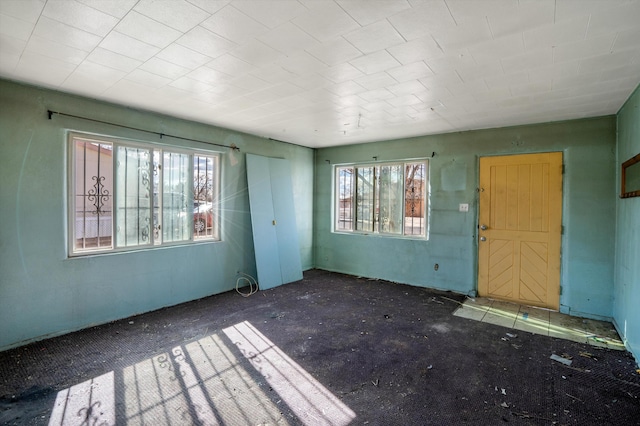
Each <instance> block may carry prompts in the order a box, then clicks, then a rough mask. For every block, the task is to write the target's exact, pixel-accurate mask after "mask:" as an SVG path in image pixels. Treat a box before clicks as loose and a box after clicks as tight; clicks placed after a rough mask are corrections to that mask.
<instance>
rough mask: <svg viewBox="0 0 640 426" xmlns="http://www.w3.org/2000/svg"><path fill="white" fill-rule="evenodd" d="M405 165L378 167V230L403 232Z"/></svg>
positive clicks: (392, 232) (393, 232)
mask: <svg viewBox="0 0 640 426" xmlns="http://www.w3.org/2000/svg"><path fill="white" fill-rule="evenodd" d="M403 186H404V182H403V167H402V165H401V164H393V165H388V166H380V167H379V168H378V199H377V203H376V215H377V218H376V219H377V220H376V230H377V231H378V232H381V233H390V234H400V233H402V200H403V198H404V197H403V194H402V188H403Z"/></svg>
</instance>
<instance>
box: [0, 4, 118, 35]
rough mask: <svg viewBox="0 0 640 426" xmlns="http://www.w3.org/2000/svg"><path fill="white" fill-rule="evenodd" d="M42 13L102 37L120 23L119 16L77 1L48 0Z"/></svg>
mask: <svg viewBox="0 0 640 426" xmlns="http://www.w3.org/2000/svg"><path fill="white" fill-rule="evenodd" d="M0 7H2V6H1V5H0ZM42 14H43V15H44V16H46V17H48V18H51V19H54V20H56V21H58V22H62V23H64V24H67V25H70V26H72V27H75V28H79V29H81V30H84V31H86V32H88V33H91V34H95V35H98V36H100V37H104V36H106V35H107V34H109V32H110V31H111V30H112V29H113V27H115V26H116V25H117V24H118V19H117V18H115V17H113V16H111V15H109V14H107V13H104V12H101V11H99V10H97V9H94V8H92V7H89V6H86V5H84V4H82V3H78V2H75V1H67V0H48V1H47V3H46V6H45V8H44V10H43V11H42Z"/></svg>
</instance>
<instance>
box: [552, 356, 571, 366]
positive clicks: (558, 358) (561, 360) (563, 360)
mask: <svg viewBox="0 0 640 426" xmlns="http://www.w3.org/2000/svg"><path fill="white" fill-rule="evenodd" d="M549 358H551V359H552V360H554V361H558V362H559V363H561V364H564V365H571V363H572V362H573V361H571V360H570V359H567V358H563V357H561V356H558V355H556V354H553V355H551V356H550V357H549Z"/></svg>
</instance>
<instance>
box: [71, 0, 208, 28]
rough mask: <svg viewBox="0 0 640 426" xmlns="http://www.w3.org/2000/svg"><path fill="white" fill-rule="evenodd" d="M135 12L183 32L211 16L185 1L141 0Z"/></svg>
mask: <svg viewBox="0 0 640 426" xmlns="http://www.w3.org/2000/svg"><path fill="white" fill-rule="evenodd" d="M64 1H68V0H64ZM134 10H135V11H137V12H139V13H141V14H143V15H145V16H148V17H149V18H151V19H154V20H156V21H158V22H160V23H162V24H165V25H167V26H169V27H171V28H174V29H176V30H178V31H181V32H187V31H189V30H190V29H191V28H193V27H195V26H196V25H198V24H200V23H201V22H202V21H204V20H205V19H207V18H209V17H210V16H211V14H210V13H209V12H207V11H205V10H203V9H201V8H200V7H198V6H195V5H193V4H192V3H189V2H187V1H184V0H159V1H155V0H140V1H138V2H137V3H136V4H135V7H134Z"/></svg>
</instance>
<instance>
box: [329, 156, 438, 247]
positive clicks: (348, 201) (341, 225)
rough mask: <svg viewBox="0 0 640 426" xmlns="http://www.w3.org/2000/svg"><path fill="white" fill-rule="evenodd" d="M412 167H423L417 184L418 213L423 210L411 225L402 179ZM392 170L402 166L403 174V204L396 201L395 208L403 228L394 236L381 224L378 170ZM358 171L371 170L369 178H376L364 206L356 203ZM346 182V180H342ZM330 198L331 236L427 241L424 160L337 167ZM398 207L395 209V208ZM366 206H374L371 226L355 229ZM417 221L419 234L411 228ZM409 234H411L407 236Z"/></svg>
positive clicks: (405, 190) (426, 189)
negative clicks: (339, 234) (418, 184)
mask: <svg viewBox="0 0 640 426" xmlns="http://www.w3.org/2000/svg"><path fill="white" fill-rule="evenodd" d="M413 164H423V165H424V169H423V173H424V176H423V177H422V181H421V182H422V183H421V184H420V192H421V193H420V195H419V197H420V199H421V200H422V201H421V205H420V206H419V209H420V210H422V212H421V214H418V216H415V217H414V216H412V218H411V221H412V222H411V223H409V221H408V218H407V214H408V212H407V211H406V206H407V203H408V199H409V198H408V197H407V179H406V176H405V173H406V170H407V166H409V165H413ZM394 166H402V167H401V169H402V171H403V174H402V194H403V195H402V200H401V201H396V207H397V209H399V210H400V211H401V212H402V213H401V218H402V224H401V225H400V230H401V232H399V231H397V230H396V231H395V232H389V231H387V230H385V226H384V224H381V223H380V222H381V218H380V214H379V213H380V212H379V208H380V204H379V203H380V199H382V198H383V197H382V196H381V195H380V187H379V185H378V176H379V173H380V170H381V169H383V168H387V169H390V168H391V167H394ZM345 169H347V170H348V169H352V172H351V176H350V177H346V176H345V174H343V178H342V179H341V170H345ZM358 169H361V170H362V169H371V170H372V175H373V176H374V177H375V178H374V182H373V189H372V190H371V194H367V195H368V196H370V197H373V198H372V199H371V198H368V199H367V203H361V204H359V202H358V197H357V191H358V183H357V182H358V179H357V174H358V172H357V170H358ZM345 179H346V180H345ZM333 180H334V185H333V188H334V189H333V196H332V206H333V208H332V231H333V232H334V233H344V234H353V235H377V236H385V237H393V238H405V239H428V237H429V196H430V192H429V160H428V159H427V158H417V159H405V160H397V161H388V162H375V163H348V164H336V165H334V166H333ZM347 186H348V187H350V188H351V189H348V190H346V189H345V188H346V187H347ZM398 203H399V204H400V206H398V205H397V204H398ZM366 204H370V206H369V207H371V206H373V209H374V212H373V213H372V224H370V229H358V224H359V221H360V222H363V221H362V220H361V219H360V217H359V214H361V213H362V212H364V210H366V207H367V206H366ZM416 218H417V219H418V223H419V225H418V229H419V230H420V231H419V233H414V232H415V227H414V226H413V223H414V219H416ZM408 230H410V231H411V232H408Z"/></svg>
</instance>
